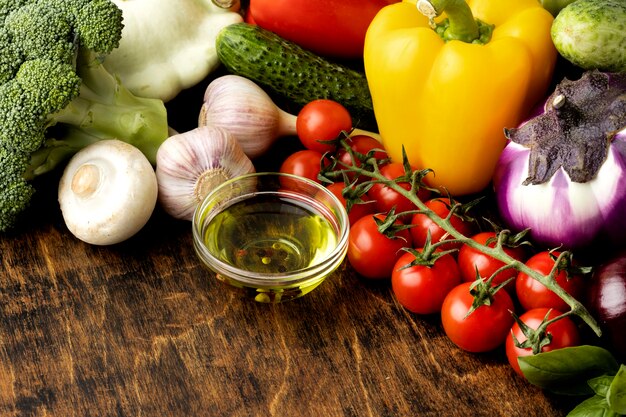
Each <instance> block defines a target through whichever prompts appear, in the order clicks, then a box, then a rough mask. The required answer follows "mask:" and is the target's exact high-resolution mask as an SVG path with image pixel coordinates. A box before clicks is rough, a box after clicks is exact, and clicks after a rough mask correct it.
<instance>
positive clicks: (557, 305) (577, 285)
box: [515, 251, 585, 311]
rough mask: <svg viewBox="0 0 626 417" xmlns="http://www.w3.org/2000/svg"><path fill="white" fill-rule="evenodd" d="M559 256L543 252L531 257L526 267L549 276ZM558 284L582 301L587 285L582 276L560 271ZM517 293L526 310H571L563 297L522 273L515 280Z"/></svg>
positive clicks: (557, 277)
mask: <svg viewBox="0 0 626 417" xmlns="http://www.w3.org/2000/svg"><path fill="white" fill-rule="evenodd" d="M558 256H559V252H552V254H550V252H549V251H542V252H539V253H537V254H536V255H533V256H531V257H530V258H529V259H528V260H527V261H526V266H528V267H529V268H531V269H534V270H535V271H537V272H539V273H540V274H542V275H548V274H549V273H550V270H551V269H552V267H553V266H554V263H555V259H556V257H558ZM556 282H557V284H559V285H560V286H561V288H563V289H564V290H565V291H567V292H568V293H569V294H570V295H571V296H572V297H574V298H576V299H578V300H580V298H581V296H582V291H583V288H584V285H585V282H584V280H583V278H582V276H579V275H570V274H568V273H567V271H560V272H559V273H558V275H557V276H556ZM515 292H516V294H517V299H518V300H519V302H520V304H521V306H522V307H523V308H524V310H531V309H533V308H539V307H546V308H554V309H557V310H560V311H567V310H569V306H568V305H567V304H566V303H565V301H563V300H562V299H561V297H559V296H558V295H556V294H555V293H554V292H552V290H549V289H548V288H547V287H546V286H545V285H543V284H542V283H540V282H539V281H537V280H535V279H534V278H532V277H530V276H528V275H526V274H525V273H523V272H520V273H519V274H518V275H517V278H516V279H515Z"/></svg>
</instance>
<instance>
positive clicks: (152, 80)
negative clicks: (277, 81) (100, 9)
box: [104, 0, 243, 102]
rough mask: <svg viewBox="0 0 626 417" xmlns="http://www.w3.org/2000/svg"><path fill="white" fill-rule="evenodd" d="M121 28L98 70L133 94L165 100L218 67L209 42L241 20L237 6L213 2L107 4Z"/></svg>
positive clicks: (151, 0) (121, 0)
mask: <svg viewBox="0 0 626 417" xmlns="http://www.w3.org/2000/svg"><path fill="white" fill-rule="evenodd" d="M113 2H114V3H115V4H116V5H117V6H118V7H119V8H120V9H122V14H123V17H124V29H123V30H122V39H121V41H120V45H119V47H118V48H117V49H115V50H113V52H112V53H111V54H110V55H108V56H107V57H106V59H105V61H104V66H105V67H106V68H107V69H108V70H109V71H110V72H111V73H113V74H116V75H117V76H118V77H119V78H120V79H121V81H122V82H123V83H124V85H126V86H127V88H128V89H129V90H131V91H132V92H133V93H134V94H136V95H139V96H142V97H150V98H158V99H161V100H163V101H165V102H166V101H169V100H171V99H172V98H174V97H175V96H176V95H178V93H180V92H181V91H182V90H184V89H186V88H190V87H192V86H194V85H196V84H197V83H199V82H200V81H202V80H203V79H204V78H205V77H206V76H207V75H209V74H210V73H211V72H213V71H214V70H215V69H217V67H218V66H219V59H218V57H217V53H216V51H215V38H216V36H217V33H218V32H219V31H220V29H222V28H223V27H225V26H227V25H229V24H231V23H237V22H241V21H242V20H243V17H242V16H241V14H240V13H239V8H240V6H239V2H232V1H231V2H229V4H227V5H218V4H217V1H216V0H213V1H212V0H113Z"/></svg>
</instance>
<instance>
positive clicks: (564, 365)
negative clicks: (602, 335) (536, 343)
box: [519, 345, 619, 395]
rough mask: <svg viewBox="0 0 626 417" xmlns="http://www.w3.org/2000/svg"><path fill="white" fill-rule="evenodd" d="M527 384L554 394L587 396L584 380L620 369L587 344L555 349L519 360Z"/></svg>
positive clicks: (604, 352)
mask: <svg viewBox="0 0 626 417" xmlns="http://www.w3.org/2000/svg"><path fill="white" fill-rule="evenodd" d="M519 363H520V369H521V370H522V372H523V373H524V376H525V377H526V378H527V379H528V381H529V382H530V383H532V384H534V385H537V386H540V387H542V388H545V389H548V390H550V391H552V392H555V393H557V394H568V395H589V394H593V390H592V389H591V388H590V387H589V385H588V384H587V380H588V379H590V378H593V377H596V376H600V375H603V374H610V373H615V372H616V371H617V369H618V367H619V365H618V363H617V361H616V360H615V358H614V357H613V355H612V354H611V353H610V352H608V351H607V350H605V349H603V348H600V347H597V346H590V345H583V346H576V347H568V348H563V349H556V350H553V351H550V352H543V353H539V354H537V355H532V356H526V357H521V358H519Z"/></svg>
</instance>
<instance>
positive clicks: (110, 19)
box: [38, 0, 124, 54]
mask: <svg viewBox="0 0 626 417" xmlns="http://www.w3.org/2000/svg"><path fill="white" fill-rule="evenodd" d="M38 3H39V4H40V6H39V7H41V5H43V6H45V7H47V8H50V9H53V10H55V11H56V12H57V13H60V14H61V15H62V17H63V19H65V20H67V21H68V22H70V24H71V25H72V28H73V30H74V33H75V35H76V38H77V41H78V44H79V45H80V46H81V47H83V48H85V49H89V50H91V51H94V52H96V53H99V54H108V53H110V52H111V51H112V50H113V49H115V48H117V47H118V45H119V42H120V39H121V38H122V29H123V28H124V24H123V16H122V10H121V9H120V8H119V7H117V5H116V4H115V3H113V2H112V1H111V0H39V1H38Z"/></svg>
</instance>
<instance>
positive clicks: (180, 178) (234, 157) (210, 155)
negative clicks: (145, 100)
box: [156, 126, 255, 220]
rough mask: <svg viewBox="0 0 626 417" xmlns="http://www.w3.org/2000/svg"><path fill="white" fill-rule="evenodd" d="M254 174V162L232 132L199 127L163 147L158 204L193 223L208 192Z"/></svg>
mask: <svg viewBox="0 0 626 417" xmlns="http://www.w3.org/2000/svg"><path fill="white" fill-rule="evenodd" d="M254 171H255V168H254V165H253V164H252V161H251V160H250V159H249V158H248V157H247V156H246V154H245V153H244V152H243V150H242V148H241V146H240V145H239V143H238V142H237V140H236V139H235V138H234V137H233V135H232V134H231V133H230V132H229V131H227V130H225V129H223V128H221V127H216V126H201V127H197V128H195V129H193V130H190V131H188V132H184V133H179V134H177V135H174V136H171V137H169V138H168V139H166V140H165V142H163V144H162V145H161V146H160V148H159V151H158V152H157V165H156V177H157V182H158V185H159V202H160V204H161V206H162V207H163V209H164V210H165V211H166V212H167V213H168V214H170V215H171V216H173V217H175V218H177V219H183V220H191V218H192V217H193V213H194V211H195V209H196V206H197V205H198V204H199V203H200V202H202V200H204V198H205V197H206V195H207V194H208V193H209V191H211V190H212V189H214V188H215V187H216V186H218V185H219V184H221V183H223V182H224V181H226V180H228V179H230V178H233V177H236V176H239V175H243V174H248V173H251V172H254Z"/></svg>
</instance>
